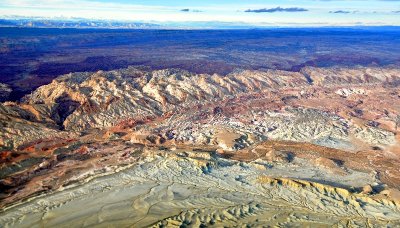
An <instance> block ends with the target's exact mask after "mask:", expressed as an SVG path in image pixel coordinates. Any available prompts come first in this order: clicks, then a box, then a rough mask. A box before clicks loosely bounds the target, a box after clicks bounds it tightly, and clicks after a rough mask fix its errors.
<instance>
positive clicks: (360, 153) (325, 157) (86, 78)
mask: <svg viewBox="0 0 400 228" xmlns="http://www.w3.org/2000/svg"><path fill="white" fill-rule="evenodd" d="M399 77H400V70H398V69H392V68H354V69H347V68H311V67H307V68H304V69H302V70H301V71H300V72H286V71H277V70H268V71H248V70H245V71H235V72H232V73H231V74H228V75H226V76H220V75H206V74H200V75H197V74H193V73H190V72H187V71H183V70H179V69H166V70H158V71H145V70H141V69H137V68H133V67H130V68H127V69H120V70H115V71H109V72H104V71H98V72H95V73H72V74H68V75H64V76H61V77H59V78H57V79H55V80H54V81H53V82H52V83H50V84H48V85H45V86H42V87H40V88H38V89H37V90H36V91H34V92H33V93H32V94H30V95H29V96H26V97H24V99H23V100H22V101H21V102H20V103H14V102H5V103H1V104H0V126H1V130H0V153H1V157H0V159H1V167H0V178H1V179H0V189H1V190H2V191H1V192H2V194H1V195H0V199H1V201H0V206H1V207H3V208H4V207H6V206H10V205H15V204H16V202H19V201H21V200H23V199H29V198H32V197H33V196H35V195H36V194H39V193H47V192H53V191H54V192H55V191H58V190H62V189H64V188H69V187H70V186H74V183H78V185H80V184H82V183H86V181H87V180H89V179H92V178H93V177H94V176H96V175H100V174H102V173H104V172H105V173H107V174H111V175H112V176H107V177H102V178H95V179H94V180H95V183H97V184H98V185H97V187H96V186H95V185H92V184H91V183H86V184H82V186H77V191H78V192H75V190H74V189H68V190H62V191H60V192H59V193H56V194H54V195H49V196H43V198H41V199H43V200H44V201H41V200H40V199H37V200H33V201H31V203H25V204H21V206H17V207H10V208H9V209H7V210H6V211H5V212H3V213H2V216H1V217H2V219H3V218H4V219H3V220H2V224H8V225H9V226H14V225H16V224H17V222H16V221H22V222H21V224H26V225H27V226H31V225H34V224H39V223H43V224H46V225H49V226H51V225H54V226H55V225H58V224H60V223H61V222H70V224H71V225H76V226H78V225H79V226H81V225H94V224H96V223H99V218H101V219H100V220H101V221H103V223H102V224H103V225H107V224H108V223H107V222H108V221H109V220H108V218H109V217H115V216H116V214H118V213H121V216H120V217H118V219H117V220H118V222H120V223H121V225H136V226H147V225H150V224H161V225H171V224H176V225H185V224H186V223H188V222H190V223H191V224H200V225H201V224H204V225H207V226H211V225H215V226H217V227H218V226H223V225H225V226H231V225H232V224H233V223H235V224H239V223H240V224H242V225H245V224H252V225H260V224H267V223H268V222H269V223H268V224H270V225H276V224H286V225H292V224H295V223H296V222H298V223H299V224H303V225H307V224H308V225H309V224H314V223H313V222H314V221H317V220H318V221H324V222H325V223H324V225H334V224H339V225H341V224H345V223H346V224H348V222H351V224H353V225H354V226H357V225H360V224H363V223H365V222H366V221H367V220H368V221H369V222H370V223H371V224H374V225H376V226H379V225H381V224H383V223H381V222H382V221H385V222H388V223H389V224H397V223H398V222H399V218H398V213H399V209H398V207H397V206H398V202H397V201H396V200H398V199H397V198H396V197H397V195H398V194H397V191H398V186H400V178H399V175H398V174H399V172H400V170H399V168H398V164H399V162H400V143H399V141H400V138H399V129H400V128H399V127H400V94H399V90H398V86H397V84H396V81H397V80H399ZM125 169H126V171H121V170H125ZM114 179H115V181H114ZM109 183H113V184H112V185H111V187H110V185H109ZM138 183H141V186H143V187H140V186H139V184H138ZM217 183H218V184H217ZM103 185H104V186H106V187H104V188H103V187H100V188H99V187H98V186H103ZM157 186H158V187H157ZM365 186H370V188H367V187H365ZM99 189H100V190H99ZM126 189H130V190H132V191H128V190H126ZM205 189H208V190H207V191H210V192H207V191H206V193H204V194H203V193H202V194H203V195H200V196H199V197H198V198H190V197H189V198H187V196H191V195H194V194H197V193H199V192H204V190H205ZM249 189H252V190H249ZM98 190H99V191H98ZM117 192H119V193H121V195H120V196H116V195H115V194H116V193H117ZM132 192H136V193H137V195H132ZM146 192H151V194H150V193H146ZM234 192H236V193H237V194H234ZM260 192H269V193H268V194H267V193H265V194H264V193H263V194H261V193H260ZM78 193H79V194H80V193H82V194H83V193H84V194H83V195H81V196H82V197H77V196H78V195H79V194H78ZM136 193H135V194H136ZM214 193H215V194H216V195H213V194H214ZM249 193H251V194H250V195H251V197H248V194H249ZM328 193H329V194H328ZM71 194H72V195H71ZM90 194H93V195H94V196H95V198H96V197H99V199H106V201H104V202H98V204H96V203H94V204H93V205H92V206H91V207H90V210H89V211H88V212H87V215H89V214H90V215H91V217H86V216H87V215H83V214H79V212H78V211H77V212H76V213H75V214H73V215H71V220H68V219H66V220H64V218H66V217H64V218H62V219H61V217H62V216H60V215H61V214H63V213H64V214H65V212H66V211H70V210H74V208H79V207H81V206H82V205H84V204H86V202H87V201H90V200H93V198H91V197H90V196H89V195H90ZM296 194H297V195H296ZM221 195H225V196H228V197H227V198H225V200H227V201H221V200H219V198H220V197H219V196H221ZM308 195H310V197H311V198H310V201H309V202H307V204H308V205H310V206H309V207H304V208H303V207H302V208H297V209H298V210H297V212H298V213H297V212H296V213H294V214H293V213H292V212H291V211H293V209H294V208H296V206H295V205H302V204H306V203H305V202H306V201H307V196H308ZM278 196H279V197H278ZM52 197H53V198H52ZM54 197H55V198H54ZM104 197H105V198H104ZM285 198H286V199H289V198H293V199H295V203H290V202H286V201H285V202H284V201H282V199H285ZM96 199H97V198H96ZM117 199H118V200H121V201H118V202H124V203H120V204H119V203H116V202H117V201H115V200H117ZM128 199H129V200H128ZM130 199H134V200H133V201H131V200H130ZM243 199H246V200H244V201H243ZM247 199H248V200H247ZM322 199H324V200H327V201H324V200H322ZM271 200H272V201H274V202H276V203H277V204H276V205H280V206H282V208H284V209H282V210H283V211H284V213H283V214H281V213H278V214H277V209H276V208H275V207H273V206H271V205H270V204H269V203H267V202H270V201H271ZM351 200H353V201H354V202H363V203H362V204H360V205H357V204H356V203H348V202H350V201H351ZM380 200H387V201H385V202H383V201H380ZM125 201H126V202H125ZM353 201H351V202H353ZM43 202H45V203H44V204H43ZM65 202H70V203H68V204H65ZM96 202H97V201H96ZM253 202H259V204H257V203H256V204H254V203H253ZM346 202H347V203H346ZM115 203H116V204H115ZM47 204H48V205H47ZM189 204H191V205H192V206H191V208H194V209H190V210H188V209H185V208H186V207H188V205H189ZM364 204H366V205H368V206H363V205H364ZM42 205H47V206H46V207H45V208H44V207H42ZM112 205H119V206H115V207H114V206H112ZM129 205H130V206H129ZM132 205H133V206H132ZM146 205H147V206H146ZM152 205H153V206H152ZM193 205H194V206H193ZM201 205H210V206H206V207H205V206H201ZM257 205H258V206H257ZM128 206H129V207H128ZM167 207H168V208H169V210H165V211H167V212H163V211H164V209H165V208H167ZM46 208H47V209H46ZM49 208H50V209H49ZM99 208H102V209H101V211H99V210H100V209H99ZM171 208H172V209H171ZM338 208H339V209H338ZM29 210H34V211H38V213H39V212H40V213H44V214H46V216H42V217H41V218H39V217H37V216H36V215H31V216H33V217H32V218H31V217H29V216H28V217H23V218H22V217H19V215H21V214H24V212H25V211H29ZM279 210H281V209H279ZM321 210H322V211H323V212H324V213H325V215H324V216H322V215H321V213H318V211H321ZM379 210H382V211H385V212H384V213H382V214H377V213H376V211H379ZM3 215H4V216H3ZM53 215H54V216H53ZM156 215H157V216H158V217H157V216H156ZM274 215H277V216H276V219H275V220H271V221H266V220H265V217H268V216H269V217H273V216H274ZM353 215H354V216H355V217H354V216H353ZM97 216H100V217H97ZM160 216H161V217H160ZM230 216H232V218H231V219H227V217H230ZM396 216H397V217H396ZM155 217H157V218H160V219H155ZM314 217H315V218H316V220H312V219H310V218H314ZM350 217H351V218H352V219H350ZM54 218H60V219H61V220H62V221H61V220H58V219H54ZM161 218H162V219H161ZM336 218H342V219H340V220H337V219H336ZM21 219H22V220H21ZM29 221H30V222H29ZM285 222H287V223H285Z"/></svg>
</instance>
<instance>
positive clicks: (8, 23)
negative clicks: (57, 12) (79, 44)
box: [0, 17, 160, 29]
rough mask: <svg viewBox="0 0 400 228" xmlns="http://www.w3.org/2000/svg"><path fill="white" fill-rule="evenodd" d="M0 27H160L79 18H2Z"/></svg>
mask: <svg viewBox="0 0 400 228" xmlns="http://www.w3.org/2000/svg"><path fill="white" fill-rule="evenodd" d="M0 27H22V28H128V29H145V28H159V27H160V25H158V24H153V23H144V22H124V21H112V20H88V19H81V18H71V19H53V18H51V19H49V18H14V17H11V18H2V19H0Z"/></svg>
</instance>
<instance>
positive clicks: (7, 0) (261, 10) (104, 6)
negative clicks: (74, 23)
mask: <svg viewBox="0 0 400 228" xmlns="http://www.w3.org/2000/svg"><path fill="white" fill-rule="evenodd" d="M182 9H186V10H182ZM246 11H248V12H246ZM0 15H1V16H10V15H18V16H39V17H67V18H69V17H79V18H92V19H115V20H127V21H155V22H195V21H202V22H204V21H221V22H234V23H247V24H254V25H265V26H268V25H272V26H279V25H315V26H318V25H400V0H298V1H296V0H283V1H277V0H196V1H195V0H175V1H173V0H166V1H161V0H136V1H128V0H116V1H108V0H0Z"/></svg>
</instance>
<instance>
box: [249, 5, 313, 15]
mask: <svg viewBox="0 0 400 228" xmlns="http://www.w3.org/2000/svg"><path fill="white" fill-rule="evenodd" d="M305 11H308V9H305V8H299V7H290V8H282V7H280V6H278V7H275V8H263V9H248V10H246V11H244V12H246V13H275V12H305Z"/></svg>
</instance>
